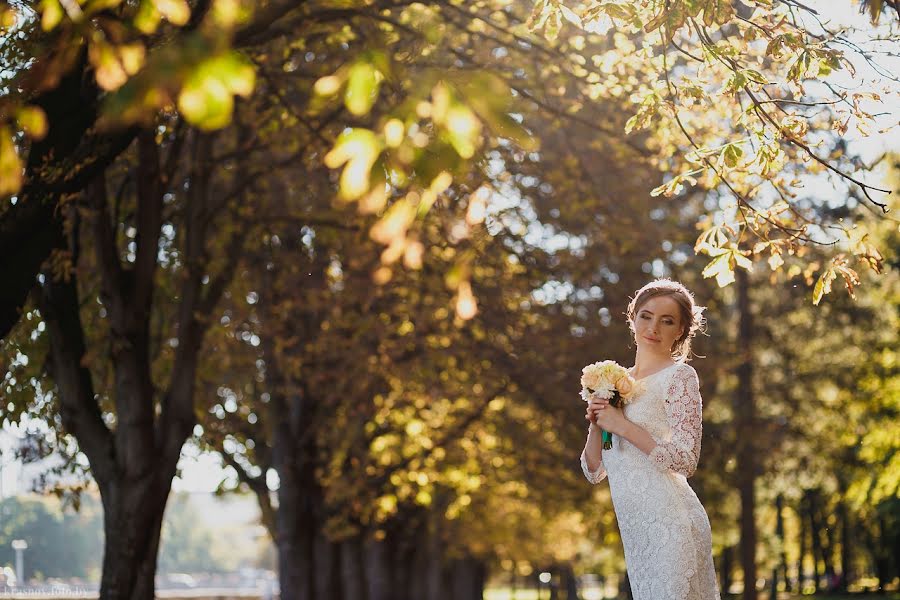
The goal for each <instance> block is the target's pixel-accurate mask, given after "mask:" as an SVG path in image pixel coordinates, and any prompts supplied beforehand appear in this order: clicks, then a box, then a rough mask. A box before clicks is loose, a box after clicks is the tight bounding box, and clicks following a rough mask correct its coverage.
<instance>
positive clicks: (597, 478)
mask: <svg viewBox="0 0 900 600" xmlns="http://www.w3.org/2000/svg"><path fill="white" fill-rule="evenodd" d="M585 450H587V445H585V449H584V450H582V451H581V472H582V473H584V476H585V478H586V479H587V480H588V481H590V482H591V483H593V484H595V485H596V484H598V483H600V482H601V481H603V480H604V479H606V467H604V466H603V456H602V454H601V456H600V466H598V467H597V470H596V471H593V472H591V470H590V469H588V464H587V458H586V457H585V454H584V453H585Z"/></svg>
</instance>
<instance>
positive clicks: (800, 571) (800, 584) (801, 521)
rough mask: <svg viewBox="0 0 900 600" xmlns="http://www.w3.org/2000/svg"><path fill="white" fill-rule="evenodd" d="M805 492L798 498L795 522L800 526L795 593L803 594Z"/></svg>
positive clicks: (806, 547)
mask: <svg viewBox="0 0 900 600" xmlns="http://www.w3.org/2000/svg"><path fill="white" fill-rule="evenodd" d="M806 494H807V492H806V490H804V492H803V496H801V498H800V504H799V506H798V507H797V521H798V523H799V525H800V532H799V534H798V535H797V537H798V538H799V546H800V553H799V555H798V556H797V593H802V592H803V583H804V572H803V561H804V560H805V559H806V554H807V550H808V548H809V547H808V546H807V544H806V538H807V535H806V534H807V532H806V502H807V496H806Z"/></svg>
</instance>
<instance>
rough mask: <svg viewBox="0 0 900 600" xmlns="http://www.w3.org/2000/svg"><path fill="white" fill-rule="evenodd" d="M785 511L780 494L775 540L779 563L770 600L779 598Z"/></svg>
mask: <svg viewBox="0 0 900 600" xmlns="http://www.w3.org/2000/svg"><path fill="white" fill-rule="evenodd" d="M783 509H784V497H783V496H782V495H781V494H778V495H777V496H776V497H775V540H776V541H777V543H778V558H779V562H778V563H777V564H776V565H775V566H774V567H772V581H771V585H770V587H769V598H770V600H777V598H778V577H779V572H778V571H779V569H780V568H781V567H782V565H783V564H784V560H785V558H784V518H783V516H782V514H781V511H782V510H783Z"/></svg>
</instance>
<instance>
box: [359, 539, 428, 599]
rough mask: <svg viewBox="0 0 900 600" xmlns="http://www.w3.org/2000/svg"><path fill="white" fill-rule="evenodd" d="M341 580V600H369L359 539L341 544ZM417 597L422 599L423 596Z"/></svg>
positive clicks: (360, 540)
mask: <svg viewBox="0 0 900 600" xmlns="http://www.w3.org/2000/svg"><path fill="white" fill-rule="evenodd" d="M341 580H342V583H343V586H342V587H343V590H342V591H343V596H342V598H343V600H368V599H369V596H368V594H367V589H366V575H365V570H364V568H363V556H362V539H361V538H360V537H353V538H350V539H347V540H344V541H342V542H341ZM418 597H419V598H424V597H425V596H424V595H421V596H418Z"/></svg>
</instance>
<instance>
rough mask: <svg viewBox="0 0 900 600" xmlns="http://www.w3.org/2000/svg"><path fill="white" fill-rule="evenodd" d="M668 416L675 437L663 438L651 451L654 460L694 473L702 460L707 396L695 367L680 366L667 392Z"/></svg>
mask: <svg viewBox="0 0 900 600" xmlns="http://www.w3.org/2000/svg"><path fill="white" fill-rule="evenodd" d="M666 418H667V419H668V421H669V427H671V428H672V439H671V440H670V441H668V442H661V443H658V444H657V445H656V447H655V448H654V449H653V450H652V451H651V452H650V454H649V458H650V461H651V462H652V463H653V464H655V465H656V466H657V467H658V468H659V469H660V470H661V471H674V472H676V473H681V474H682V475H684V476H685V477H690V476H691V475H693V474H694V471H696V470H697V462H698V461H699V460H700V438H701V437H702V434H703V399H702V398H701V397H700V380H699V379H698V378H697V372H696V371H695V370H694V369H693V367H691V366H689V365H685V366H684V367H679V368H678V369H676V371H675V373H674V374H673V375H672V380H671V382H670V383H669V388H668V393H667V394H666Z"/></svg>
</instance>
